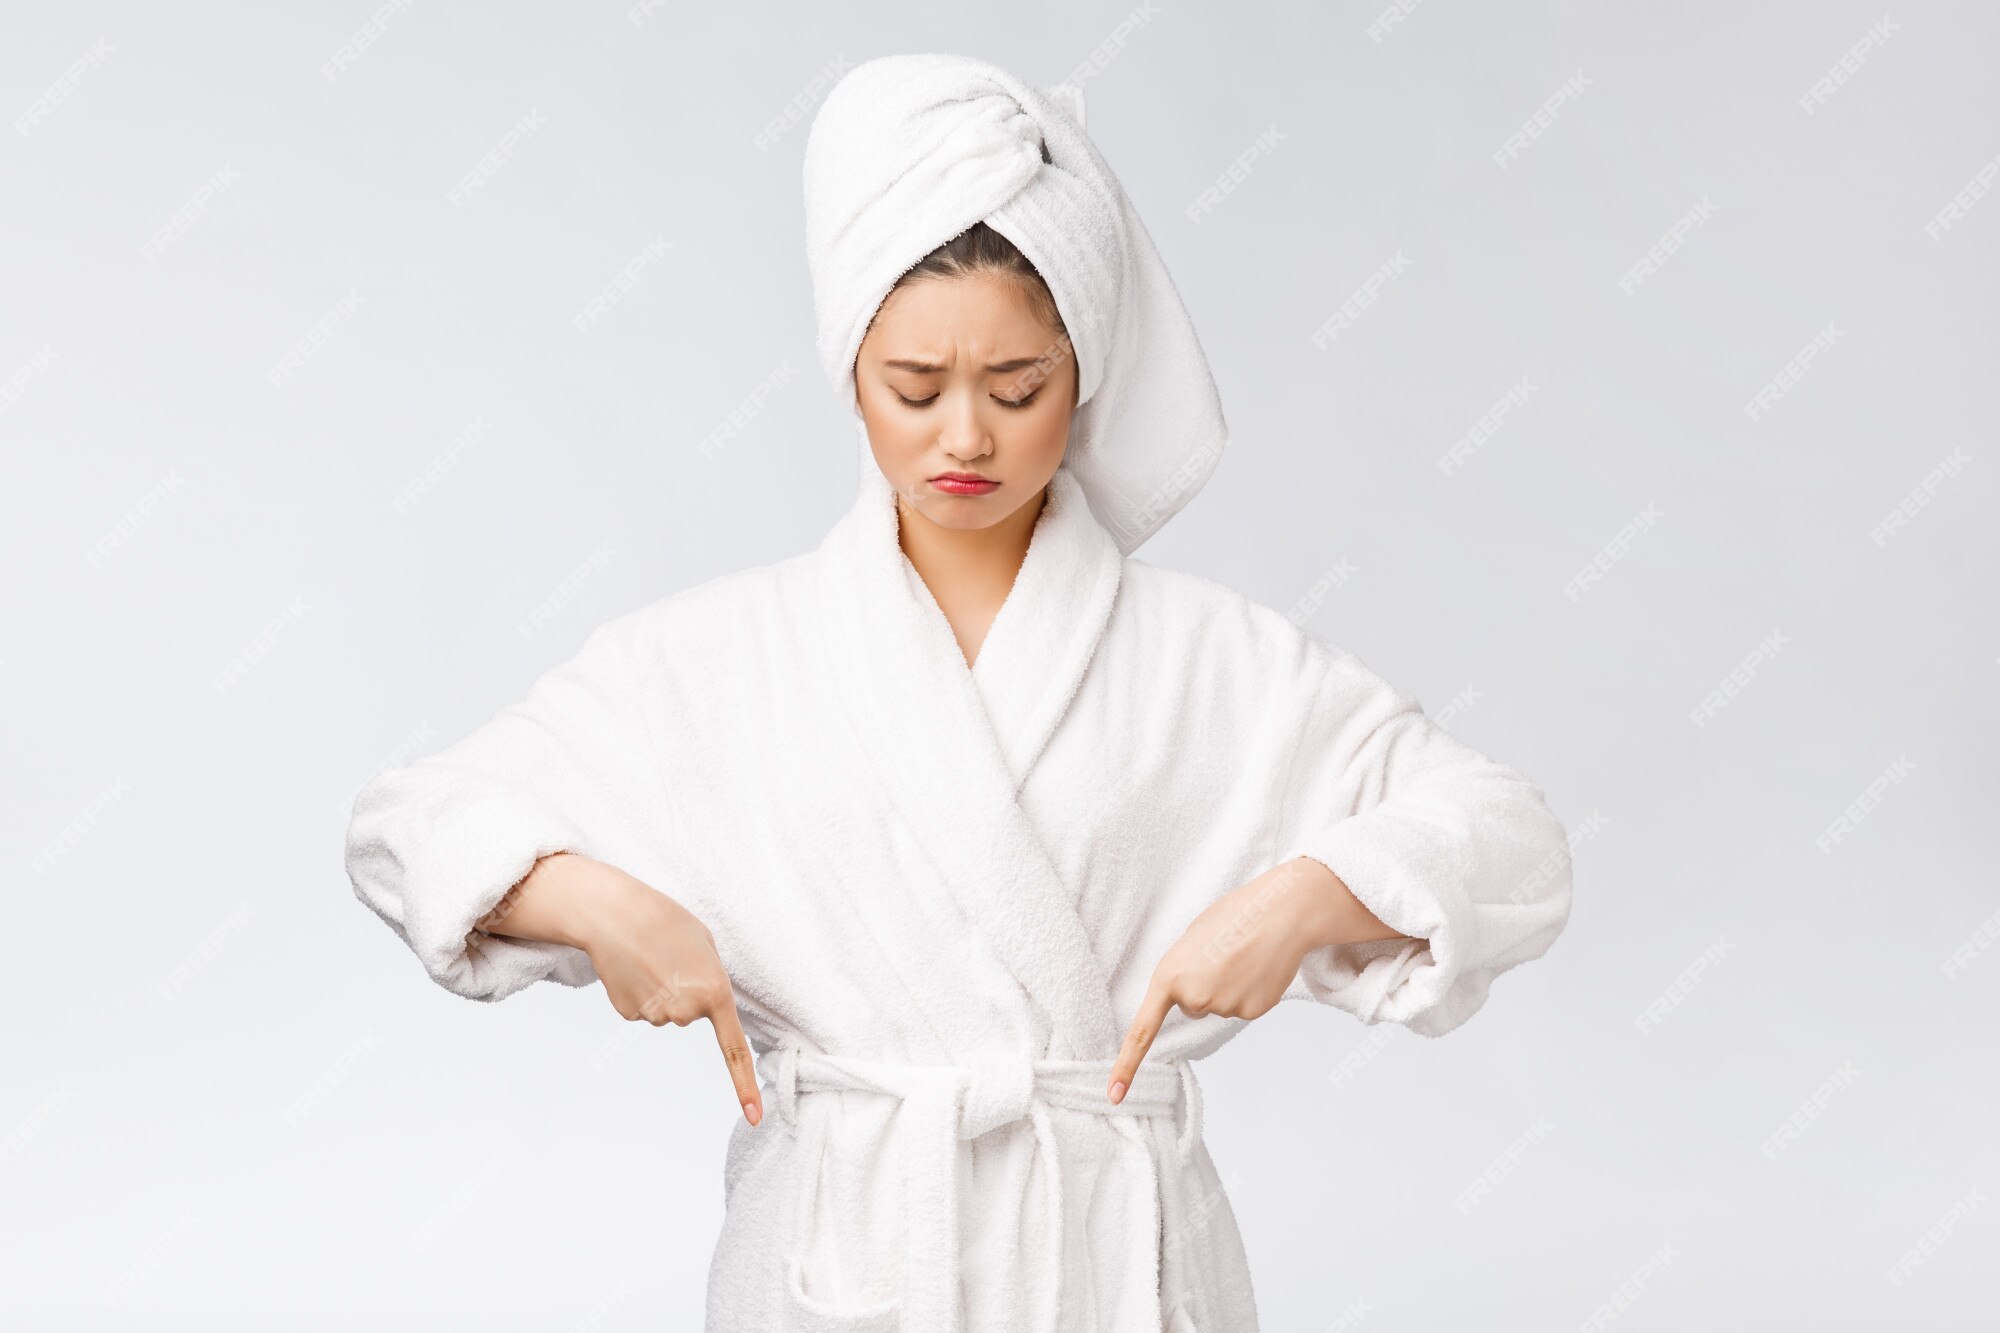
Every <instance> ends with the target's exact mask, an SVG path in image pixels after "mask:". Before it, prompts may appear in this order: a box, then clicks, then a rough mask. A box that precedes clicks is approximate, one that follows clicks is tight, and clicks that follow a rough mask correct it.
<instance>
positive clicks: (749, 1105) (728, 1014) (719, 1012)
mask: <svg viewBox="0 0 2000 1333" xmlns="http://www.w3.org/2000/svg"><path fill="white" fill-rule="evenodd" d="M708 1021H709V1024H710V1026H712V1027H713V1028H714V1029H715V1041H716V1044H717V1045H718V1046H720V1047H722V1059H723V1063H725V1064H727V1065H728V1066H729V1079H730V1082H732V1083H734V1084H735V1085H736V1101H737V1103H738V1105H740V1106H742V1108H743V1118H744V1119H746V1120H748V1121H749V1122H750V1123H751V1124H753V1125H754V1124H756V1123H757V1122H758V1121H760V1120H762V1119H763V1118H764V1095H763V1093H762V1091H760V1090H759V1088H758V1087H757V1069H756V1064H755V1062H754V1061H753V1060H752V1059H751V1058H750V1040H749V1038H747V1037H745V1036H744V1035H743V1022H742V1020H741V1019H739V1018H738V1017H737V1015H736V997H735V996H734V995H731V994H729V993H728V992H724V994H723V999H722V1003H721V1004H720V1005H718V1006H717V1007H716V1010H715V1012H714V1013H712V1014H710V1015H709V1016H708Z"/></svg>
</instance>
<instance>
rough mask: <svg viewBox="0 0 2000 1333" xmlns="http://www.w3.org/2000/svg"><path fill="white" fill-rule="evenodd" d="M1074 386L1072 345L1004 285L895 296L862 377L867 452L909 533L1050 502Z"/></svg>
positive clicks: (977, 280) (865, 349) (873, 335)
mask: <svg viewBox="0 0 2000 1333" xmlns="http://www.w3.org/2000/svg"><path fill="white" fill-rule="evenodd" d="M1076 385H1077V378H1076V359H1075V354H1074V352H1073V349H1072V348H1071V346H1070V343H1069V340H1068V339H1067V338H1065V337H1062V336H1060V335H1058V334H1056V333H1055V332H1054V331H1053V330H1051V329H1050V328H1049V326H1048V325H1046V324H1044V323H1043V322H1042V321H1041V320H1040V319H1039V318H1037V317H1036V315H1035V311H1034V308H1033V306H1032V305H1031V304H1030V303H1029V300H1028V296H1027V293H1026V292H1024V291H1023V290H1022V288H1021V285H1020V283H1019V282H1018V280H1016V279H1014V278H1011V277H1008V276H1006V275H1004V274H997V273H974V274H967V275H964V276H961V277H956V278H930V277H925V278H919V279H917V280H916V281H914V282H911V283H908V284H907V285H905V286H903V287H900V288H898V289H897V290H896V291H894V292H891V293H890V294H889V298H888V299H887V300H886V301H884V302H883V303H882V308H881V310H880V311H878V312H877V313H876V316H875V322H874V324H873V325H872V326H871V327H870V328H869V330H868V334H867V336H866V337H865V338H863V339H862V342H861V351H860V353H859V355H858V356H857V357H856V358H855V365H854V393H855V401H856V405H857V406H858V407H859V408H860V410H861V418H862V421H863V422H864V423H865V424H866V425H867V427H868V442H869V445H870V447H871V448H872V450H873V451H874V454H875V462H876V464H877V465H878V466H879V467H880V468H881V469H882V475H883V476H885V477H887V478H888V479H889V481H890V484H891V485H893V486H894V487H895V488H896V494H897V496H898V497H899V502H898V505H897V508H898V509H899V510H900V511H901V513H902V515H903V517H904V519H905V521H909V520H910V519H911V516H912V515H913V514H914V515H916V516H918V520H917V521H924V520H928V521H929V522H932V523H935V524H937V525H938V526H939V527H943V528H956V529H961V530H964V529H974V528H987V527H991V526H993V525H994V524H996V523H999V522H1001V521H1002V520H1004V519H1006V518H1007V517H1008V516H1009V515H1011V514H1014V513H1016V512H1018V511H1019V510H1020V508H1021V507H1022V506H1023V505H1025V504H1027V503H1029V502H1030V501H1032V500H1034V499H1035V498H1036V497H1037V496H1039V495H1040V494H1041V493H1042V488H1043V487H1045V486H1046V485H1047V484H1048V482H1049V478H1051V477H1053V476H1054V475H1055V471H1056V468H1057V466H1058V465H1060V464H1061V462H1062V459H1063V449H1064V447H1065V445H1066V444H1067V443H1068V441H1069V423H1070V417H1071V415H1072V413H1074V412H1075V410H1076ZM955 478H971V479H974V480H955Z"/></svg>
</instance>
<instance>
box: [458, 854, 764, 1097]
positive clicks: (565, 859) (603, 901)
mask: <svg viewBox="0 0 2000 1333" xmlns="http://www.w3.org/2000/svg"><path fill="white" fill-rule="evenodd" d="M508 899H511V900H512V901H511V903H510V902H509V901H508V900H505V899H503V900H502V904H501V907H502V909H503V910H502V911H500V912H498V913H496V914H495V916H493V917H489V918H488V921H491V922H493V924H491V925H489V924H488V923H487V922H486V921H482V922H481V923H480V924H481V928H482V929H487V930H491V931H493V932H494V933H496V934H506V935H521V936H524V937H526V938H530V939H554V940H558V941H560V942H561V943H564V944H569V945H572V946H574V947H576V948H579V949H582V950H583V951H584V952H585V953H587V954H589V955H590V962H591V966H592V967H594V968H595V969H596V971H597V975H598V978H599V979H600V980H602V981H603V983H604V993H605V994H606V995H607V996H608V997H609V998H610V1000H611V1007H612V1008H614V1009H616V1010H617V1011H618V1013H619V1014H620V1016H622V1017H624V1018H626V1019H628V1020H633V1021H636V1020H639V1019H644V1020H645V1021H647V1022H648V1023H651V1024H652V1025H653V1026H654V1027H660V1026H662V1025H664V1024H667V1023H672V1024H674V1025H675V1026H677V1027H686V1026H687V1025H688V1024H689V1023H692V1022H693V1021H694V1020H695V1019H697V1018H706V1019H707V1020H708V1021H709V1024H710V1026H711V1027H713V1028H714V1030H715V1040H716V1043H717V1044H718V1045H720V1046H721V1047H722V1059H723V1063H724V1064H726V1065H727V1066H728V1067H729V1077H730V1081H731V1082H733V1083H734V1084H735V1085H736V1101H737V1104H738V1105H740V1106H741V1107H742V1108H743V1115H744V1118H745V1119H747V1120H748V1121H749V1122H750V1123H751V1124H753V1125H754V1124H757V1123H758V1122H759V1121H760V1120H762V1119H763V1116H764V1099H763V1096H762V1094H761V1092H760V1091H759V1089H758V1087H757V1071H756V1068H755V1066H754V1064H753V1062H752V1060H751V1056H750V1042H749V1040H748V1038H746V1037H745V1036H744V1035H743V1023H742V1020H741V1019H740V1018H739V1017H738V1016H737V1013H736V993H735V991H734V990H733V989H732V987H731V986H730V982H729V973H728V972H727V971H726V970H725V969H724V968H723V966H722V958H721V956H720V955H719V954H717V953H716V951H715V936H714V935H712V934H710V933H709V929H708V927H707V926H705V925H703V924H702V922H701V919H700V918H698V917H697V916H695V914H694V913H692V912H690V911H688V909H687V908H685V907H683V906H681V905H680V904H679V903H677V902H675V901H674V900H673V899H672V898H669V897H668V896H667V895H666V894H664V893H661V892H660V891H659V890H658V889H655V888H653V887H652V886H651V885H649V884H647V883H645V882H643V881H642V880H639V879H636V878H634V877H633V876H631V875H628V874H626V873H625V872H624V871H622V870H620V869H618V867H616V866H612V865H607V864H605V863H604V862H602V861H593V860H591V859H590V858H589V857H586V856H580V855H578V854H576V853H574V852H555V853H551V854H550V855H548V856H545V857H543V858H542V859H541V860H540V861H538V862H536V863H535V866H534V868H533V869H532V870H530V871H529V872H528V874H527V875H526V876H525V877H524V878H523V879H522V881H521V883H520V884H518V885H516V886H515V888H514V889H513V890H510V891H509V894H508Z"/></svg>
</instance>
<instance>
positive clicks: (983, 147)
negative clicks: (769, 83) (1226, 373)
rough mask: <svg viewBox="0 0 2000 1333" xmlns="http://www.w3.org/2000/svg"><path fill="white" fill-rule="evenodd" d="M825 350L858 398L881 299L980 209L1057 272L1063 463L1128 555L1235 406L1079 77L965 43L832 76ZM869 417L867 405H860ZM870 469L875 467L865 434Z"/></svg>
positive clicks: (810, 141)
mask: <svg viewBox="0 0 2000 1333" xmlns="http://www.w3.org/2000/svg"><path fill="white" fill-rule="evenodd" d="M805 204H806V258H807V262H808V263H809V265H810V266H811V270H812V281H813V303H814V306H815V309H816V312H817V316H818V321H819V341H818V348H819V357H820V362H821V365H822V367H823V368H824V369H825V371H826V374H827V378H828V379H829V380H830V381H831V382H832V383H833V385H834V388H835V390H836V391H837V392H838V393H839V394H840V395H841V397H842V399H843V400H844V401H845V402H847V403H849V404H852V403H853V401H854V358H855V354H856V353H857V352H858V351H859V350H860V347H861V340H862V337H863V335H865V334H866V333H867V330H868V325H869V323H870V321H872V320H873V319H874V317H875V312H876V310H877V309H878V308H879V307H880V306H881V304H882V300H883V298H884V297H886V296H887V295H888V294H889V291H890V289H891V288H893V287H894V286H895V285H896V281H897V279H899V278H901V277H902V276H903V274H904V273H906V272H908V271H909V270H910V268H911V267H912V266H914V265H915V264H916V263H917V262H918V261H919V260H921V259H923V257H924V256H925V255H927V254H929V253H930V252H931V251H932V250H935V249H936V248H937V247H939V246H941V245H943V244H944V243H945V242H947V241H949V240H951V239H952V238H953V237H954V236H956V235H958V234H959V233H960V232H962V231H964V230H965V229H966V228H968V227H970V226H972V225H973V224H974V223H977V222H985V223H986V224H987V225H988V226H990V227H992V228H993V229H994V230H995V231H997V232H999V233H1000V234H1001V235H1002V236H1005V237H1006V238H1007V239H1008V240H1010V241H1012V242H1013V243H1014V244H1015V246H1016V247H1018V248H1019V249H1020V250H1021V252H1022V253H1023V254H1025V255H1026V256H1027V257H1028V259H1029V261H1030V262H1031V263H1033V264H1034V266H1035V268H1036V269H1037V270H1038V271H1039V272H1040V273H1041V275H1042V278H1043V279H1044V281H1046V282H1047V283H1048V285H1049V291H1050V293H1051V294H1052V295H1053V296H1054V297H1055V301H1056V307H1057V309H1058V310H1060V311H1061V312H1062V317H1063V322H1064V324H1065V325H1066V326H1067V328H1068V331H1069V335H1070V341H1071V343H1072V345H1073V346H1074V348H1075V351H1076V365H1077V376H1078V382H1077V403H1078V408H1077V413H1076V417H1075V419H1074V421H1073V422H1072V423H1071V426H1070V439H1069V447H1068V450H1067V452H1066V453H1065V455H1064V466H1066V467H1068V468H1069V469H1070V470H1071V471H1072V472H1073V473H1075V475H1076V477H1077V479H1078V480H1079V481H1081V482H1082V483H1083V488H1084V492H1085V494H1086V495H1087V496H1088V497H1089V500H1090V506H1091V509H1092V510H1093V512H1095V513H1096V515H1097V517H1098V521H1099V522H1101V523H1103V524H1104V526H1105V527H1106V528H1107V529H1108V530H1109V531H1110V532H1111V534H1112V536H1113V538H1114V539H1115V540H1116V541H1117V543H1118V546H1119V549H1120V551H1121V552H1123V553H1125V554H1128V555H1129V554H1130V553H1131V552H1132V551H1133V550H1135V549H1137V548H1138V546H1139V545H1140V543H1142V542H1144V541H1145V540H1146V538H1147V537H1149V536H1151V535H1152V534H1153V533H1154V532H1155V531H1156V530H1157V529H1158V528H1159V527H1160V525H1161V524H1163V523H1165V522H1166V521H1167V520H1168V519H1169V518H1171V517H1173V515H1174V514H1175V513H1177V512H1178V511H1179V510H1180V509H1181V507H1182V506H1183V505H1185V504H1186V503H1187V502H1188V500H1189V499H1190V498H1192V497H1193V495H1194V494H1195V492H1196V491H1198V490H1200V489H1201V487H1202V486H1203V485H1204V484H1205V483H1206V482H1207V481H1208V478H1209V475H1210V474H1211V473H1212V472H1213V471H1214V470H1215V466H1216V463H1217V462H1218V461H1219V460H1220V458H1221V457H1222V448H1223V445H1224V443H1225V442H1226V440H1227V427H1226V425H1225V424H1224V422H1223V419H1222V403H1221V400H1220V398H1219V397H1218V396H1217V394H1216V390H1215V380H1214V377H1213V376H1212V375H1211V374H1210V372H1209V368H1208V358H1207V357H1206V356H1205V355H1204V354H1203V352H1202V349H1201V343H1200V341H1199V340H1198V339H1197V338H1196V337H1195V331H1194V324H1193V322H1192V321H1191V320H1190V319H1189V318H1188V313H1187V309H1186V307H1185V306H1184V305H1183V304H1182V302H1181V298H1180V293H1179V292H1178V291H1176V290H1175V288H1174V284H1173V280H1172V279H1171V278H1170V277H1169V276H1168V274H1167V268H1166V265H1165V263H1164V262H1162V260H1161V258H1160V253H1159V250H1158V249H1157V248H1156V247H1155V246H1154V244H1153V239H1152V237H1151V236H1150V235H1149V234H1148V233H1147V231H1146V228H1145V225H1144V224H1143V223H1141V222H1140V220H1139V214H1138V212H1137V210H1135V209H1134V208H1133V206H1132V201H1131V200H1130V199H1129V198H1127V197H1126V194H1125V191H1124V188H1123V187H1122V186H1121V185H1120V184H1119V183H1118V178H1117V177H1116V176H1115V175H1114V174H1113V173H1112V171H1111V168H1110V166H1109V165H1108V164H1107V163H1106V162H1105V160H1104V157H1103V155H1102V154H1101V153H1099V152H1098V150H1097V146H1096V145H1095V144H1094V143H1092V142H1091V140H1090V137H1089V136H1088V135H1087V134H1085V133H1084V129H1083V90H1082V89H1081V88H1079V87H1077V86H1076V85H1075V84H1071V83H1064V84H1058V85H1056V86H1055V87H1053V88H1043V87H1039V86H1037V85H1035V84H1032V83H1029V82H1027V81H1026V80H1024V79H1021V78H1018V77H1016V76H1015V75H1013V74H1010V73H1009V72H1007V71H1006V70H1004V69H1001V68H999V67H998V66H996V65H992V64H988V63H987V62H985V61H982V60H974V59H972V58H970V57H966V56H956V55H893V56H882V57H880V58H878V59H875V60H870V61H867V62H865V63H864V64H861V65H857V66H856V67H855V68H854V69H852V70H850V71H848V73H847V74H846V75H845V76H844V77H843V78H842V79H841V80H840V82H839V83H837V84H835V85H834V88H833V90H832V91H831V92H830V93H828V94H827V98H826V101H825V102H824V103H823V104H822V105H821V107H820V109H819V114H818V115H817V116H816V117H815V118H814V120H813V125H812V131H811V133H810V134H809V136H808V138H807V142H806V157H805ZM855 419H856V421H857V423H858V422H859V420H860V413H859V410H858V409H856V411H855ZM858 433H859V435H860V441H861V466H862V468H863V469H864V475H865V470H866V469H872V468H874V467H875V463H874V456H873V454H872V453H871V452H870V450H869V449H868V445H867V435H866V432H865V430H863V431H860V432H858Z"/></svg>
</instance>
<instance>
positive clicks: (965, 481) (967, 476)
mask: <svg viewBox="0 0 2000 1333" xmlns="http://www.w3.org/2000/svg"><path fill="white" fill-rule="evenodd" d="M931 485H933V486H935V487H937V488H938V489H939V490H941V491H943V492H944V493H945V494H947V495H986V494H988V493H989V492H991V491H995V490H998V489H999V487H1000V483H999V482H997V481H993V480H991V479H990V478H987V477H982V476H980V475H979V474H978V473H977V472H940V473H938V474H937V475H936V476H935V477H932V478H931Z"/></svg>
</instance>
